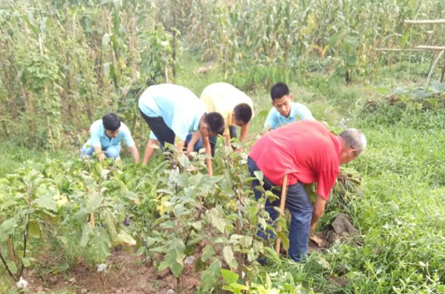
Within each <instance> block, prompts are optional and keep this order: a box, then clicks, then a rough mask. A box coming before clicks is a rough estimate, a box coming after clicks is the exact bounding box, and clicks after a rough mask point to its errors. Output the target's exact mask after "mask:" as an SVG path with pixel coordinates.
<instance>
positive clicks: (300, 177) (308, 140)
mask: <svg viewBox="0 0 445 294" xmlns="http://www.w3.org/2000/svg"><path fill="white" fill-rule="evenodd" d="M342 148H343V140H342V139H341V138H340V137H337V136H335V135H333V134H332V133H331V132H330V131H329V130H328V129H327V128H326V126H324V125H323V124H322V123H320V122H317V121H309V120H304V121H298V122H295V123H291V124H288V125H286V126H283V127H281V128H279V129H276V130H273V131H270V132H268V133H266V134H265V135H264V136H263V137H262V138H261V139H259V140H258V141H257V142H256V143H255V144H254V145H253V147H252V148H251V150H250V153H249V157H250V158H252V159H253V160H254V161H255V162H256V164H257V166H258V167H259V168H260V169H261V171H262V172H263V174H264V176H265V177H266V178H268V179H269V180H270V181H271V182H272V183H273V184H274V185H282V184H283V177H284V175H286V174H287V175H288V184H289V185H294V184H296V183H297V182H300V183H303V184H310V183H314V182H317V185H318V191H317V193H318V195H320V196H322V197H323V198H324V199H326V200H327V199H328V197H329V193H330V191H331V189H332V187H333V186H334V184H335V181H336V179H337V175H338V173H339V171H340V154H341V150H342Z"/></svg>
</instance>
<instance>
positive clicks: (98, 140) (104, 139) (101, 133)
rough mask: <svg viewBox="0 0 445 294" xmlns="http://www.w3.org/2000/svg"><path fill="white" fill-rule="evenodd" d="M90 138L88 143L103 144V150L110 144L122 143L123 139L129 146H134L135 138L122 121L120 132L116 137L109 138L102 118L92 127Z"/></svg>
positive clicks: (89, 144)
mask: <svg viewBox="0 0 445 294" xmlns="http://www.w3.org/2000/svg"><path fill="white" fill-rule="evenodd" d="M90 134H91V136H90V139H89V140H88V141H87V143H86V145H87V146H91V147H96V146H101V147H102V149H103V150H106V149H107V148H108V147H110V146H116V145H120V143H121V141H124V142H125V145H127V146H128V147H132V146H134V140H133V137H132V136H131V132H130V130H129V129H128V127H127V126H126V125H125V124H124V123H123V122H121V126H120V128H119V133H118V134H117V136H116V138H109V137H108V136H107V135H106V133H105V128H104V125H103V123H102V120H101V119H99V120H96V121H95V122H94V123H93V124H92V125H91V127H90Z"/></svg>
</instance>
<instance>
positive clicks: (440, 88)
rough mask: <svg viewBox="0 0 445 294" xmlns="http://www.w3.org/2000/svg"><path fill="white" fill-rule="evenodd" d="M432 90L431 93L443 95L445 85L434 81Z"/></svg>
mask: <svg viewBox="0 0 445 294" xmlns="http://www.w3.org/2000/svg"><path fill="white" fill-rule="evenodd" d="M430 89H431V91H433V92H435V93H442V92H445V83H441V82H438V81H434V82H433V83H432V84H431V87H430Z"/></svg>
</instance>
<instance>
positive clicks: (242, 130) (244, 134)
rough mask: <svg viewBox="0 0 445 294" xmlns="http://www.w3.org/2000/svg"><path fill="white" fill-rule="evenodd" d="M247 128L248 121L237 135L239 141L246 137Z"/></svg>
mask: <svg viewBox="0 0 445 294" xmlns="http://www.w3.org/2000/svg"><path fill="white" fill-rule="evenodd" d="M248 130H249V124H248V123H247V124H245V125H244V126H242V127H241V135H240V137H239V140H240V142H244V140H245V139H246V136H247V131H248Z"/></svg>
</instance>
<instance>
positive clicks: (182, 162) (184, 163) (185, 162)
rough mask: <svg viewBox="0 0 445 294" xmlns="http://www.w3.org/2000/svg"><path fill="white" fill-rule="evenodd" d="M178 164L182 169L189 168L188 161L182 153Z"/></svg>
mask: <svg viewBox="0 0 445 294" xmlns="http://www.w3.org/2000/svg"><path fill="white" fill-rule="evenodd" d="M178 161H179V164H180V165H181V166H182V167H183V168H188V167H189V166H190V160H189V159H188V157H187V155H185V154H184V153H182V155H181V156H180V157H179V160H178Z"/></svg>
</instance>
